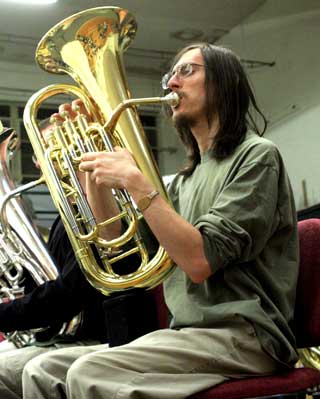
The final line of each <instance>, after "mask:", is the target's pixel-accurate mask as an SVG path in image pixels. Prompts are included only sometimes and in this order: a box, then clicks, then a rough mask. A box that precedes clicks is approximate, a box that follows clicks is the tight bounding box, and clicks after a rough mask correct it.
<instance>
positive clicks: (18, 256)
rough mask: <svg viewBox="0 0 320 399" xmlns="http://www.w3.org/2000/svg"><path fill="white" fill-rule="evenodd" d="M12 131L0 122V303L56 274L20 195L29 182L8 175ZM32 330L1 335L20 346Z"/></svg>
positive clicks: (26, 342) (27, 342) (64, 328)
mask: <svg viewBox="0 0 320 399" xmlns="http://www.w3.org/2000/svg"><path fill="white" fill-rule="evenodd" d="M12 135H13V131H12V129H2V128H1V122H0V303H3V302H4V303H5V302H8V301H12V300H14V299H17V298H21V297H23V296H24V295H25V294H26V293H27V292H26V285H27V283H26V280H27V281H28V279H29V280H30V281H29V285H30V287H29V289H32V288H34V287H35V286H37V285H40V284H43V283H45V282H46V281H49V280H54V279H56V278H57V277H58V275H59V272H58V270H57V268H56V265H55V263H54V261H53V259H52V257H51V255H50V254H49V252H48V250H47V248H46V246H45V244H44V242H43V240H42V238H41V237H40V235H39V233H38V230H37V227H36V225H35V224H34V222H33V221H32V218H31V217H30V215H29V212H28V210H27V208H26V206H25V203H24V201H23V200H22V198H21V197H20V194H21V193H22V192H24V191H25V190H28V189H29V188H30V187H29V186H32V185H33V183H31V185H28V184H27V185H25V186H21V187H18V188H17V187H16V186H15V184H14V182H13V180H12V178H11V174H10V171H9V166H8V164H9V160H10V157H11V156H12V154H13V153H14V152H15V145H16V144H17V141H15V140H13V141H11V140H10V138H11V136H12ZM13 143H14V145H13ZM31 283H33V284H32V287H31ZM70 325H71V324H70ZM67 329H69V325H68V324H67V323H65V324H64V325H63V326H62V328H61V334H63V333H64V332H65V331H67ZM70 331H71V330H70ZM34 333H35V330H26V331H13V332H10V333H6V334H5V337H6V339H7V340H9V341H11V342H13V343H14V345H15V346H16V347H18V348H20V347H24V346H27V345H30V344H31V343H32V342H33V340H34Z"/></svg>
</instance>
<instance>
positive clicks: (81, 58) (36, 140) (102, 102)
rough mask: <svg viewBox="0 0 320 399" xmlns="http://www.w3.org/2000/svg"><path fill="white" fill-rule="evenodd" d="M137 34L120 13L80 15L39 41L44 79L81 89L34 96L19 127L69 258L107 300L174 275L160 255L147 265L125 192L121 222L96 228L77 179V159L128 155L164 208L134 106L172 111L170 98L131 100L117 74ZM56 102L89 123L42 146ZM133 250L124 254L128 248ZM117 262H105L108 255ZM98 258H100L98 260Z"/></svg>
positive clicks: (120, 195)
mask: <svg viewBox="0 0 320 399" xmlns="http://www.w3.org/2000/svg"><path fill="white" fill-rule="evenodd" d="M136 29H137V25H136V21H135V19H134V17H133V16H132V15H131V14H130V13H129V12H128V11H127V10H124V9H121V8H118V7H98V8H93V9H89V10H85V11H82V12H80V13H77V14H75V15H72V16H71V17H69V18H66V19H65V20H63V21H62V22H60V23H59V24H57V25H56V26H54V27H53V28H52V29H51V30H50V31H49V32H48V33H47V34H46V35H45V36H44V37H43V39H42V40H41V41H40V43H39V45H38V49H37V52H36V59H37V62H38V63H39V65H40V66H41V67H42V68H43V69H44V70H46V71H48V72H51V73H57V74H68V75H70V76H71V77H72V78H73V79H74V80H75V81H76V82H77V83H78V85H79V87H77V86H73V85H66V84H58V85H51V86H48V87H46V88H44V89H42V90H40V91H39V92H37V93H35V94H34V95H33V96H32V97H31V98H30V100H29V102H28V103H27V106H26V108H25V112H24V123H25V127H26V130H27V133H28V135H29V138H30V141H31V144H32V146H33V149H34V152H35V154H36V157H37V159H38V161H39V163H40V167H41V170H42V173H43V177H44V180H45V181H46V184H47V185H48V188H49V191H50V193H51V196H52V198H53V202H54V203H55V206H56V207H57V209H58V211H59V213H60V215H61V218H62V221H63V223H64V225H65V227H66V230H67V233H68V235H69V238H70V241H71V244H72V246H73V249H74V251H75V255H76V257H77V259H78V262H79V264H80V266H81V269H82V271H83V272H84V274H85V276H86V278H87V279H88V281H89V282H90V283H91V284H92V285H93V286H94V287H95V288H97V289H98V290H100V291H101V292H102V293H104V294H106V295H109V294H110V293H112V292H114V291H121V290H125V289H128V288H132V287H145V288H152V287H154V286H155V285H157V284H159V283H160V282H161V281H162V280H163V279H164V278H165V277H166V276H167V275H168V273H170V272H171V271H172V269H173V262H172V261H171V259H170V258H169V257H168V255H167V253H166V252H165V250H164V249H163V248H162V247H159V249H158V251H157V253H156V254H155V256H154V257H152V258H150V257H149V254H148V251H147V249H146V246H145V244H144V242H143V240H142V239H141V234H140V232H139V226H138V225H139V217H140V215H139V213H138V211H137V210H136V207H135V205H134V204H133V203H132V200H131V198H130V195H129V194H128V193H127V192H126V191H125V190H114V196H115V198H116V199H117V202H118V206H119V214H118V215H116V216H115V217H114V218H112V219H109V220H106V221H104V222H102V223H97V222H96V220H95V218H94V215H93V213H92V211H91V209H90V206H89V204H88V202H87V200H86V198H85V195H84V193H83V191H82V188H81V185H80V184H79V181H78V179H77V170H78V163H79V159H80V157H81V155H82V154H83V153H85V152H91V151H113V148H114V146H115V145H119V146H122V147H125V148H127V149H128V150H129V151H130V152H131V153H132V154H133V156H134V158H135V160H136V162H137V165H138V167H139V168H140V169H141V171H142V172H143V173H144V175H145V176H146V177H147V179H148V180H149V181H150V182H151V183H152V184H153V185H154V186H155V187H156V189H157V190H158V191H159V192H160V195H161V196H162V197H163V198H164V199H166V200H167V201H168V202H169V199H168V196H167V193H166V190H165V188H164V185H163V182H162V179H161V177H160V174H159V171H158V168H157V165H156V163H155V161H154V159H153V156H152V152H151V149H150V147H149V145H148V143H147V140H146V137H145V133H144V131H143V128H142V125H141V122H140V120H139V117H138V114H137V111H136V108H135V106H136V105H139V104H141V103H167V104H177V102H178V97H177V95H175V94H171V95H168V96H167V97H163V98H161V97H156V98H143V99H130V94H129V89H128V85H127V82H126V77H125V70H124V66H123V60H122V56H123V52H124V51H125V50H126V49H127V47H128V46H129V44H130V42H131V40H132V39H133V37H134V36H135V33H136ZM57 94H65V95H68V96H73V97H77V98H80V99H81V100H82V102H83V103H84V104H85V106H86V108H87V110H88V111H89V113H90V114H91V115H92V116H93V118H94V122H90V123H87V121H86V119H85V118H84V117H83V116H82V115H80V114H79V115H78V117H77V118H76V120H75V121H71V120H70V119H69V118H68V116H67V115H66V117H65V121H64V123H63V124H62V125H60V126H57V127H56V129H55V131H54V133H53V134H52V135H51V136H50V138H49V140H47V141H46V142H45V141H44V140H43V138H42V137H41V134H40V131H39V128H38V125H37V111H38V109H39V107H40V105H41V104H42V103H43V102H44V101H45V100H47V99H48V98H50V97H51V96H54V95H57ZM116 220H121V222H122V224H123V226H125V229H124V231H123V232H122V234H121V235H120V236H119V237H118V238H116V239H113V240H111V241H107V240H105V239H103V238H102V236H101V234H100V230H101V228H102V227H103V226H106V225H108V224H111V223H113V222H115V221H116ZM129 241H130V242H132V241H133V242H134V244H133V246H132V247H131V248H130V249H127V243H128V242H129ZM115 252H116V253H117V254H118V255H117V256H113V257H110V256H109V255H110V253H113V254H114V253H115ZM96 254H98V259H97V256H96ZM132 254H138V255H139V257H140V259H141V264H140V266H139V268H138V269H137V271H136V272H134V273H127V274H126V273H125V271H123V272H122V273H123V274H122V273H121V275H119V274H118V273H116V272H115V270H114V267H113V265H114V264H116V262H117V261H119V260H120V259H123V258H127V259H128V261H129V259H130V255H132Z"/></svg>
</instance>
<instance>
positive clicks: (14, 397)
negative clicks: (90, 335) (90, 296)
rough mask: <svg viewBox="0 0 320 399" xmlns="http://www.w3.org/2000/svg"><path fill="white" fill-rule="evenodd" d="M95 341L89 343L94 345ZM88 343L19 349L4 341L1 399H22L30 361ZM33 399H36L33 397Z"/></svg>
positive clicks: (0, 348) (0, 352) (0, 357)
mask: <svg viewBox="0 0 320 399" xmlns="http://www.w3.org/2000/svg"><path fill="white" fill-rule="evenodd" d="M92 343H93V341H90V342H88V344H92ZM85 344H86V342H80V341H77V342H75V343H72V344H70V343H68V344H57V345H51V346H46V347H39V346H28V347H25V348H20V349H17V348H16V347H15V346H14V345H13V344H12V343H11V342H8V341H2V342H1V344H0V398H1V399H21V398H22V371H23V369H24V367H25V365H26V364H27V363H28V362H29V360H31V359H34V358H35V357H36V356H38V355H41V354H44V353H48V352H51V351H53V350H55V349H57V348H58V347H59V348H62V347H63V348H66V347H71V346H75V345H77V346H78V345H85ZM32 399H36V397H33V398H32Z"/></svg>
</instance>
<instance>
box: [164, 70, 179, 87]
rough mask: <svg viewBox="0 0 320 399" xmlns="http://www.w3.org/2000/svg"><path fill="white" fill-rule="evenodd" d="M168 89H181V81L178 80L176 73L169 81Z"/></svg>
mask: <svg viewBox="0 0 320 399" xmlns="http://www.w3.org/2000/svg"><path fill="white" fill-rule="evenodd" d="M167 86H168V88H169V89H170V90H172V89H173V88H176V87H179V86H180V81H179V79H178V76H177V74H176V73H174V74H173V75H172V76H171V78H170V79H169V80H168V84H167Z"/></svg>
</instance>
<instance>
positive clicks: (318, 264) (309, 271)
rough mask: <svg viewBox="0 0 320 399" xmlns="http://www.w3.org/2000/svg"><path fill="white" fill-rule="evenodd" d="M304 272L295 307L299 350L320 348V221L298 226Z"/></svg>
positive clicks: (300, 274) (300, 222) (301, 276)
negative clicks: (313, 347)
mask: <svg viewBox="0 0 320 399" xmlns="http://www.w3.org/2000/svg"><path fill="white" fill-rule="evenodd" d="M298 232H299V241H300V269H299V279H298V285H297V298H296V307H295V328H296V331H295V335H296V339H297V345H298V347H299V348H305V347H312V346H319V345H320V219H315V218H313V219H306V220H301V221H299V222H298Z"/></svg>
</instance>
